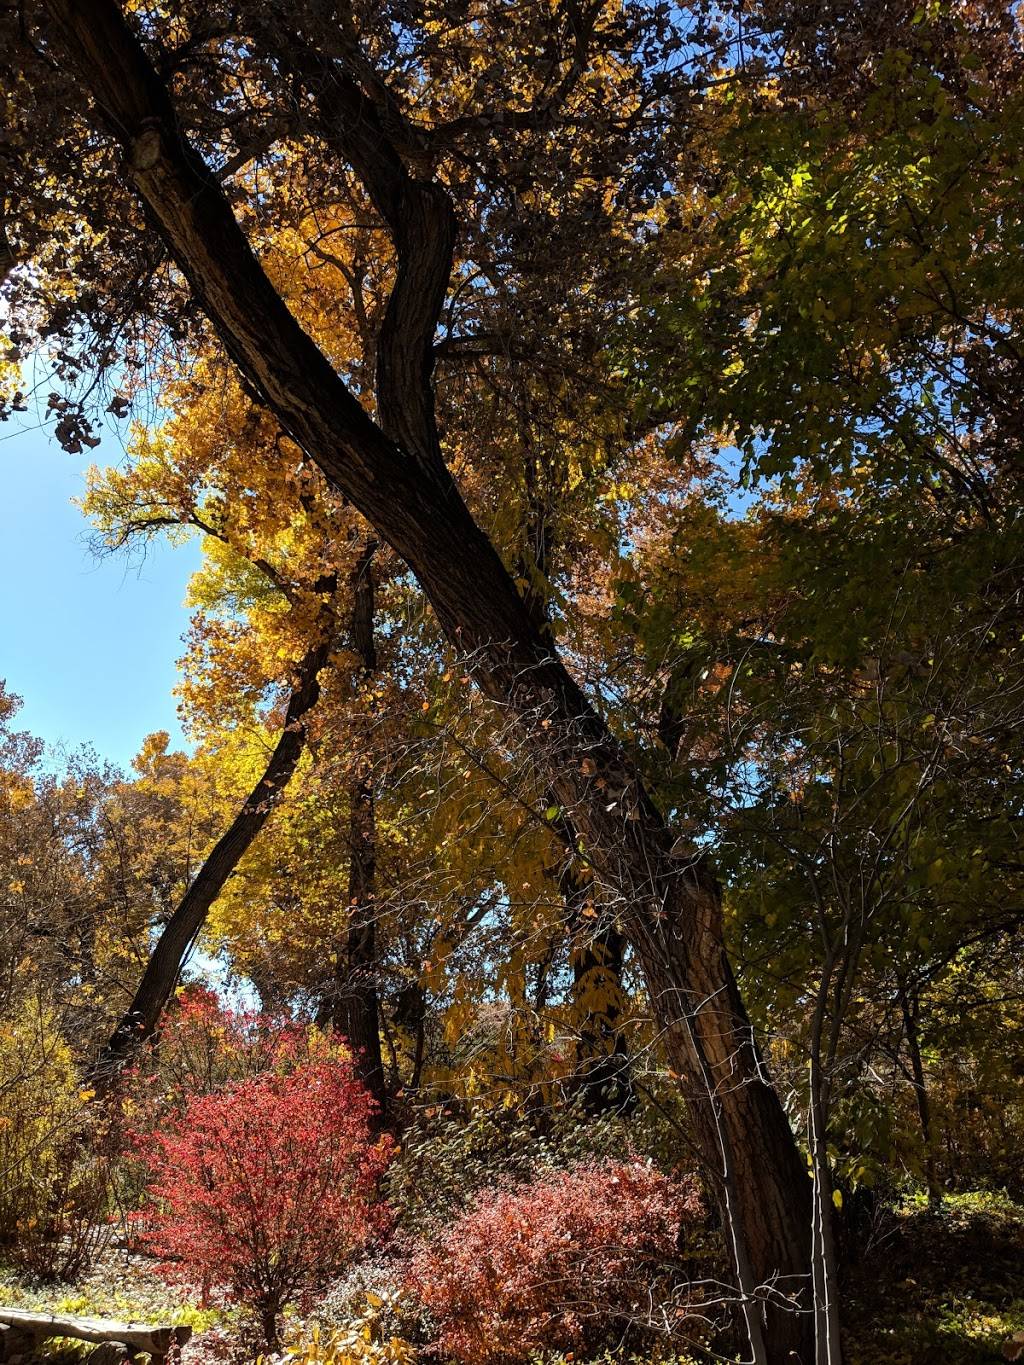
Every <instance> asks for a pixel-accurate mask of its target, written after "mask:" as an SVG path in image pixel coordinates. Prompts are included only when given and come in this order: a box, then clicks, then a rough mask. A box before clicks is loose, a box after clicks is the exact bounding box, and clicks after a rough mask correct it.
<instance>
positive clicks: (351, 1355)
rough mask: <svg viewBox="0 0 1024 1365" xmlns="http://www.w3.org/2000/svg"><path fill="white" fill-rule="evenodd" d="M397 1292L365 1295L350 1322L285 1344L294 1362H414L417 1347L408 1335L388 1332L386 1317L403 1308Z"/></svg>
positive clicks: (395, 1364)
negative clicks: (383, 1320) (386, 1329)
mask: <svg viewBox="0 0 1024 1365" xmlns="http://www.w3.org/2000/svg"><path fill="white" fill-rule="evenodd" d="M399 1299H400V1296H399V1295H397V1294H388V1295H380V1294H374V1293H368V1294H366V1295H365V1299H364V1304H363V1309H362V1311H361V1312H360V1313H359V1314H358V1316H356V1317H354V1318H353V1319H352V1320H351V1321H350V1322H347V1323H345V1324H343V1325H342V1326H340V1327H337V1328H335V1329H333V1330H332V1331H330V1332H322V1331H321V1330H320V1328H319V1326H314V1327H313V1329H312V1331H311V1332H310V1333H309V1335H308V1336H305V1337H303V1338H302V1339H300V1340H298V1341H296V1342H294V1343H291V1344H289V1345H288V1346H286V1347H285V1354H286V1356H287V1357H288V1359H289V1360H290V1361H291V1362H293V1365H413V1362H414V1361H415V1359H416V1350H415V1347H413V1346H412V1345H411V1344H410V1343H409V1342H408V1341H406V1340H405V1338H404V1337H399V1336H394V1335H391V1334H389V1333H387V1332H386V1331H385V1330H384V1328H383V1323H382V1319H383V1318H384V1317H385V1315H386V1314H388V1312H389V1311H390V1312H391V1313H393V1312H394V1311H395V1310H396V1309H400V1307H401V1305H400V1303H399Z"/></svg>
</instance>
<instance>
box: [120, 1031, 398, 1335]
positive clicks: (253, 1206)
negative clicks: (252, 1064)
mask: <svg viewBox="0 0 1024 1365" xmlns="http://www.w3.org/2000/svg"><path fill="white" fill-rule="evenodd" d="M372 1112H373V1100H372V1099H371V1098H370V1096H369V1094H368V1093H367V1091H366V1090H365V1088H364V1087H363V1086H362V1085H361V1084H360V1083H359V1082H358V1081H357V1080H356V1079H355V1078H354V1076H353V1074H352V1070H351V1065H350V1064H349V1063H348V1062H347V1061H343V1060H340V1059H338V1058H333V1059H322V1060H319V1061H313V1062H310V1063H307V1064H306V1065H304V1066H299V1067H296V1068H295V1069H294V1070H292V1071H290V1072H288V1073H286V1074H284V1075H281V1074H277V1073H270V1074H267V1075H264V1076H260V1077H257V1078H254V1079H252V1080H247V1081H242V1082H239V1083H238V1084H236V1085H232V1086H228V1087H226V1088H224V1089H223V1090H221V1091H218V1092H215V1093H213V1094H210V1095H200V1096H197V1097H195V1098H194V1099H192V1100H191V1101H190V1102H189V1103H188V1104H187V1105H186V1106H185V1107H184V1109H183V1110H182V1111H181V1113H180V1114H179V1115H177V1116H176V1117H173V1118H172V1119H171V1120H170V1121H169V1123H168V1126H167V1129H166V1131H164V1132H156V1133H152V1134H150V1135H148V1136H147V1137H146V1138H144V1139H142V1140H141V1141H140V1143H139V1150H140V1156H141V1158H142V1160H143V1162H144V1163H145V1165H146V1167H147V1169H148V1170H149V1173H150V1176H151V1182H150V1185H149V1191H148V1192H149V1196H150V1200H151V1203H150V1205H149V1207H148V1208H147V1209H146V1210H145V1211H144V1213H143V1215H142V1219H143V1223H144V1226H145V1229H146V1235H145V1240H146V1242H147V1243H148V1245H149V1246H150V1248H151V1249H152V1250H154V1251H156V1253H157V1254H158V1255H160V1256H161V1257H162V1258H163V1260H164V1265H163V1270H164V1273H165V1274H166V1275H167V1276H168V1277H169V1278H171V1279H177V1280H184V1281H186V1282H188V1283H195V1282H196V1281H199V1282H201V1283H202V1285H203V1286H204V1290H205V1291H209V1290H214V1291H215V1292H216V1293H217V1294H218V1295H219V1296H220V1297H221V1298H224V1299H227V1300H232V1301H237V1302H240V1303H242V1304H244V1305H245V1306H246V1307H247V1308H248V1309H249V1310H250V1311H251V1312H252V1313H253V1314H255V1316H256V1317H257V1318H258V1321H259V1324H260V1326H261V1328H262V1330H263V1334H264V1336H265V1338H266V1341H267V1345H268V1346H269V1347H270V1348H271V1349H276V1348H277V1334H278V1324H279V1320H280V1315H281V1310H282V1309H283V1307H284V1306H285V1304H287V1303H289V1302H291V1301H293V1300H295V1301H296V1302H298V1303H299V1305H300V1306H301V1305H303V1304H305V1303H306V1302H307V1301H308V1299H309V1296H310V1295H311V1294H312V1293H314V1292H316V1291H317V1290H321V1289H323V1288H324V1287H325V1286H326V1285H327V1284H329V1283H330V1282H331V1280H332V1279H334V1278H336V1277H337V1276H338V1275H339V1274H340V1273H341V1272H342V1271H343V1270H344V1269H345V1268H346V1266H347V1265H348V1264H349V1262H350V1261H351V1260H352V1258H353V1257H354V1256H355V1255H356V1253H357V1252H359V1251H360V1250H362V1248H363V1247H364V1246H365V1245H366V1244H367V1243H368V1242H369V1241H370V1240H371V1239H372V1238H373V1237H374V1236H375V1235H376V1234H378V1233H379V1232H381V1231H382V1230H383V1227H384V1223H385V1219H386V1214H385V1208H384V1206H383V1205H382V1204H379V1203H376V1202H375V1200H374V1196H375V1192H376V1188H377V1184H378V1181H379V1179H380V1176H381V1175H382V1173H383V1171H384V1169H385V1167H386V1166H387V1163H388V1161H389V1159H390V1156H391V1148H392V1144H391V1142H390V1139H387V1138H382V1139H380V1140H378V1141H377V1142H374V1141H373V1138H372V1133H371V1117H372Z"/></svg>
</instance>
